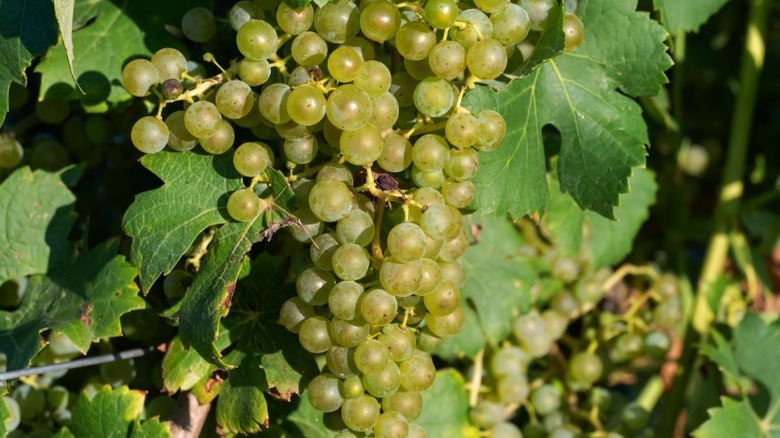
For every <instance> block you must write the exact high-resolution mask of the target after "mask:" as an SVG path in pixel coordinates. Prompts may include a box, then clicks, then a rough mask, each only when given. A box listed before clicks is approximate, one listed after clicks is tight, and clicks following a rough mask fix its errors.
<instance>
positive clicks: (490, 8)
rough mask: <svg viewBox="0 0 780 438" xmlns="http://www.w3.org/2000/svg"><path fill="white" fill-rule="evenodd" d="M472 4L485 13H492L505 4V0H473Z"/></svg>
mask: <svg viewBox="0 0 780 438" xmlns="http://www.w3.org/2000/svg"><path fill="white" fill-rule="evenodd" d="M474 4H475V5H476V6H477V7H478V8H479V9H481V10H483V11H485V12H486V13H488V14H492V13H494V12H498V11H499V10H500V9H501V8H503V7H504V6H506V0H474Z"/></svg>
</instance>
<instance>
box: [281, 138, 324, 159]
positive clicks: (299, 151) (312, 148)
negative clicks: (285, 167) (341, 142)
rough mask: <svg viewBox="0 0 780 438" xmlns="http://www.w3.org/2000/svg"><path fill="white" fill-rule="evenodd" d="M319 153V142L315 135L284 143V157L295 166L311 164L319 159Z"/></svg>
mask: <svg viewBox="0 0 780 438" xmlns="http://www.w3.org/2000/svg"><path fill="white" fill-rule="evenodd" d="M318 151H319V142H317V137H315V136H313V135H306V136H305V137H303V138H297V139H290V140H285V141H284V156H285V157H287V159H288V160H290V162H292V163H295V164H308V163H311V162H312V161H313V160H314V158H316V157H317V152H318Z"/></svg>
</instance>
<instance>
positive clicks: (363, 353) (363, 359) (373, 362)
mask: <svg viewBox="0 0 780 438" xmlns="http://www.w3.org/2000/svg"><path fill="white" fill-rule="evenodd" d="M388 361H390V354H389V353H388V351H387V347H386V346H385V344H383V343H382V342H380V341H378V340H376V339H366V340H365V341H364V342H363V343H362V344H360V345H358V346H357V348H356V349H355V365H356V366H357V368H358V369H359V370H360V372H362V373H377V372H379V371H381V370H382V369H384V368H385V366H386V365H387V362H388Z"/></svg>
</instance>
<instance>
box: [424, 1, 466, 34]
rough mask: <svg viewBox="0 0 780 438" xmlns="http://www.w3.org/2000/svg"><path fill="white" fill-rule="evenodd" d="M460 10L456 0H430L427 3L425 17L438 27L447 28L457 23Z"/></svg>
mask: <svg viewBox="0 0 780 438" xmlns="http://www.w3.org/2000/svg"><path fill="white" fill-rule="evenodd" d="M459 12H460V10H458V5H457V4H456V3H455V1H454V0H428V2H427V3H426V4H425V19H426V21H428V23H430V25H431V26H433V27H435V28H437V29H446V28H448V27H450V26H452V25H453V24H455V20H456V19H457V18H458V13H459Z"/></svg>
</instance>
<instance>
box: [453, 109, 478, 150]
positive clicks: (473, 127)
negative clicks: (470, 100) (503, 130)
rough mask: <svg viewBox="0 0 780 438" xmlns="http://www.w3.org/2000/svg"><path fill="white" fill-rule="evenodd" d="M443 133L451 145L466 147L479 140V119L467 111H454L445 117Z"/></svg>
mask: <svg viewBox="0 0 780 438" xmlns="http://www.w3.org/2000/svg"><path fill="white" fill-rule="evenodd" d="M444 133H445V135H446V137H447V141H448V142H449V143H450V144H451V145H453V146H455V147H457V148H461V149H463V148H467V147H469V146H472V145H474V144H476V143H477V141H478V140H479V137H480V129H479V120H477V118H476V117H474V116H473V115H471V114H470V113H467V112H459V113H455V114H453V115H451V116H450V118H449V119H447V124H446V125H445V127H444Z"/></svg>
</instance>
